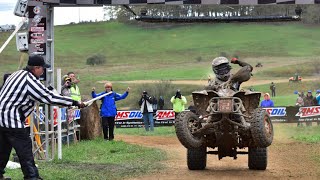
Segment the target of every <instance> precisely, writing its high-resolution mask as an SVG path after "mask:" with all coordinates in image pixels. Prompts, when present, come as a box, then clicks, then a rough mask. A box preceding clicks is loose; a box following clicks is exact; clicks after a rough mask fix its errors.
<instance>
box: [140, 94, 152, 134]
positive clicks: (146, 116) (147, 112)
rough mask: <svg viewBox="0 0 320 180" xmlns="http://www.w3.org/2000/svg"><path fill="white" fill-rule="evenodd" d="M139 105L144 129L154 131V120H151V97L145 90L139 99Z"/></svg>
mask: <svg viewBox="0 0 320 180" xmlns="http://www.w3.org/2000/svg"><path fill="white" fill-rule="evenodd" d="M139 106H140V107H141V109H140V110H141V112H142V114H143V117H142V118H143V123H144V128H145V129H146V131H149V125H150V131H154V122H153V109H152V98H151V96H149V95H148V93H147V91H143V92H142V95H141V99H140V100H139Z"/></svg>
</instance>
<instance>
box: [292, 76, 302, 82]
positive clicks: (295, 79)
mask: <svg viewBox="0 0 320 180" xmlns="http://www.w3.org/2000/svg"><path fill="white" fill-rule="evenodd" d="M301 81H302V77H301V76H297V77H290V78H289V83H290V82H301Z"/></svg>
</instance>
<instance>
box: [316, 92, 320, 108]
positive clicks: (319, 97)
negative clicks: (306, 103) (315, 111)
mask: <svg viewBox="0 0 320 180" xmlns="http://www.w3.org/2000/svg"><path fill="white" fill-rule="evenodd" d="M316 100H317V105H320V89H318V90H317V92H316Z"/></svg>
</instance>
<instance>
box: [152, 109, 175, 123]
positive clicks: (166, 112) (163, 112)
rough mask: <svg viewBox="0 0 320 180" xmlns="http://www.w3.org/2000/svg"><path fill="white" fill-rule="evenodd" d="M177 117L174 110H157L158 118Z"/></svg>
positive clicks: (159, 119)
mask: <svg viewBox="0 0 320 180" xmlns="http://www.w3.org/2000/svg"><path fill="white" fill-rule="evenodd" d="M168 119H175V113H174V111H173V110H158V111H157V112H156V120H158V121H161V120H168Z"/></svg>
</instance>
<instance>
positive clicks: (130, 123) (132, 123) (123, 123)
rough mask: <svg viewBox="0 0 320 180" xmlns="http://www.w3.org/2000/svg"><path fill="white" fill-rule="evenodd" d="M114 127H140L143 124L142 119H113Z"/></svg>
mask: <svg viewBox="0 0 320 180" xmlns="http://www.w3.org/2000/svg"><path fill="white" fill-rule="evenodd" d="M115 125H116V128H142V127H144V124H143V122H142V120H132V119H131V120H117V121H115Z"/></svg>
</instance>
